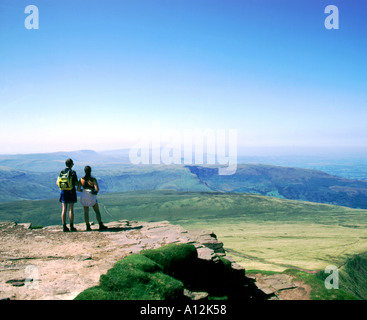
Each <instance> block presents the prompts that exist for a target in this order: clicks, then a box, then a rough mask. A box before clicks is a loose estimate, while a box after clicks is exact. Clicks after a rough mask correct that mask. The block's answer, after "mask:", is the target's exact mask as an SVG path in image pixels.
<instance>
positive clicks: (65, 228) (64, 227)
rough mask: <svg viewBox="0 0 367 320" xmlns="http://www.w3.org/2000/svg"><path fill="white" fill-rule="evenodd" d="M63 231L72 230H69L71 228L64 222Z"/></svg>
mask: <svg viewBox="0 0 367 320" xmlns="http://www.w3.org/2000/svg"><path fill="white" fill-rule="evenodd" d="M62 231H63V232H69V231H70V230H69V228H68V227H67V226H66V225H65V224H64V225H63V226H62Z"/></svg>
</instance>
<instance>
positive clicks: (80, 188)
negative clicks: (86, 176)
mask: <svg viewBox="0 0 367 320" xmlns="http://www.w3.org/2000/svg"><path fill="white" fill-rule="evenodd" d="M80 180H81V179H80ZM80 180H79V181H78V192H82V183H81V182H80Z"/></svg>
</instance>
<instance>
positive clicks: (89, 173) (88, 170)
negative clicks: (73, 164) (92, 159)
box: [84, 166, 92, 178]
mask: <svg viewBox="0 0 367 320" xmlns="http://www.w3.org/2000/svg"><path fill="white" fill-rule="evenodd" d="M84 172H85V177H86V178H90V177H91V173H92V168H91V167H90V166H85V167H84Z"/></svg>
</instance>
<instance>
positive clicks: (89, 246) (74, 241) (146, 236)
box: [0, 220, 260, 300]
mask: <svg viewBox="0 0 367 320" xmlns="http://www.w3.org/2000/svg"><path fill="white" fill-rule="evenodd" d="M106 226H108V230H106V231H102V232H99V231H98V227H97V226H92V229H93V228H95V229H94V230H92V231H91V232H85V231H84V230H85V225H84V224H80V225H76V228H77V230H78V232H68V233H64V232H62V228H61V226H48V227H44V228H39V229H34V228H31V225H30V224H16V223H14V222H0V241H1V249H0V263H1V265H0V298H1V299H15V300H44V299H46V300H68V299H74V298H75V297H76V296H77V295H78V294H79V293H80V292H82V291H84V290H85V289H87V288H90V287H93V286H96V285H98V282H99V279H100V276H101V275H102V274H105V273H106V272H107V271H108V270H109V269H111V268H112V267H113V266H114V264H115V263H116V262H117V261H119V260H121V259H123V258H125V257H126V256H128V255H130V254H132V253H139V252H140V251H142V250H147V249H157V248H159V247H161V246H163V245H167V244H172V243H190V244H193V245H194V246H195V247H196V250H197V253H198V257H199V259H203V260H206V261H208V262H213V263H215V262H216V261H217V260H219V259H220V257H223V256H225V258H226V259H227V260H229V261H230V262H231V267H232V268H233V270H234V271H238V272H244V269H243V268H242V267H241V266H239V265H237V264H236V263H235V262H234V261H233V259H231V258H230V257H228V256H226V254H225V250H224V249H223V243H222V242H220V241H219V240H218V239H217V238H216V236H215V234H213V233H212V232H211V231H205V230H193V231H187V230H185V229H184V228H182V227H181V226H179V225H172V224H170V223H169V222H168V221H163V222H137V221H127V220H120V221H116V222H111V223H108V224H106ZM215 280H216V279H213V281H215ZM250 281H251V280H250ZM254 287H255V286H254ZM255 288H256V287H255ZM259 291H260V290H259ZM186 294H187V296H189V297H190V298H191V299H193V300H197V299H205V298H206V297H207V294H206V293H205V292H189V291H188V290H186Z"/></svg>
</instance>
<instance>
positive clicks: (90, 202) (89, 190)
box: [78, 166, 107, 231]
mask: <svg viewBox="0 0 367 320" xmlns="http://www.w3.org/2000/svg"><path fill="white" fill-rule="evenodd" d="M84 172H85V176H84V177H83V178H80V180H79V182H78V191H79V192H82V194H81V196H80V203H81V205H82V206H83V208H84V220H85V224H86V231H91V230H92V229H91V227H90V224H89V207H92V208H93V210H94V212H95V213H96V218H97V221H98V223H99V230H105V229H107V227H106V226H105V225H103V223H102V219H101V212H100V211H99V205H98V200H97V193H98V192H99V186H98V182H97V179H96V178H94V177H92V176H91V173H92V168H91V167H90V166H86V167H85V168H84ZM82 187H83V189H82Z"/></svg>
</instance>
